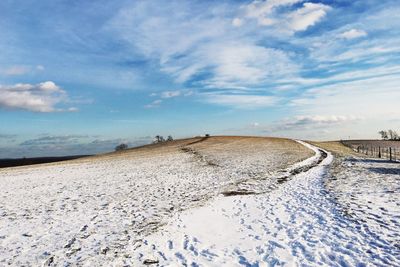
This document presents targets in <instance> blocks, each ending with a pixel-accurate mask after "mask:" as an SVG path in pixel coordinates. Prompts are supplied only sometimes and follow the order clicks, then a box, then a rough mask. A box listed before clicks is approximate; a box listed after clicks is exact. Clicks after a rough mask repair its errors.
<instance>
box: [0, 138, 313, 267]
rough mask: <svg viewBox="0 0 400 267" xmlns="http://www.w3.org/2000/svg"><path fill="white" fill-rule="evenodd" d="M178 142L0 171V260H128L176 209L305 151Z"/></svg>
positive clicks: (287, 144)
mask: <svg viewBox="0 0 400 267" xmlns="http://www.w3.org/2000/svg"><path fill="white" fill-rule="evenodd" d="M198 141H199V140H198ZM182 142H183V141H182ZM182 142H180V143H179V142H172V143H171V145H168V144H167V145H163V146H155V147H154V148H151V149H150V148H149V149H143V150H135V151H132V152H129V151H128V152H126V153H125V152H124V153H121V154H117V155H110V156H104V157H100V158H89V159H87V160H77V161H72V162H65V163H56V164H49V165H37V166H30V167H22V168H9V169H2V170H0V266H3V265H13V266H38V265H41V264H44V265H56V266H68V265H86V266H104V265H111V264H114V263H115V262H120V261H127V262H129V261H131V258H132V257H133V255H134V249H135V247H136V246H139V245H140V244H142V239H143V237H145V236H146V235H148V234H150V233H152V232H154V231H156V229H158V228H159V227H160V226H161V225H163V224H165V223H167V222H168V219H169V218H170V217H171V216H173V215H174V214H175V213H178V212H179V211H182V210H186V209H188V208H191V207H197V206H201V205H203V204H204V203H205V202H206V201H207V200H209V199H211V198H213V197H215V196H217V195H218V194H219V193H220V191H221V190H223V189H224V188H226V187H228V186H230V185H232V184H236V183H237V182H238V181H241V180H247V179H250V178H251V177H254V176H255V175H261V174H263V173H273V172H277V171H278V170H280V169H284V168H286V167H287V165H290V164H294V163H295V162H297V161H299V160H301V159H304V158H306V157H308V155H309V154H308V153H309V152H308V150H307V149H305V148H304V147H302V146H299V145H298V144H297V143H295V142H293V141H290V140H284V139H268V138H231V137H229V138H222V137H221V138H214V137H212V138H210V139H208V140H203V141H202V142H197V141H196V142H197V143H196V144H192V145H188V144H182ZM186 142H189V141H186ZM175 144H178V145H175ZM200 144H202V146H200ZM255 144H256V145H255ZM214 162H215V163H214ZM132 260H133V259H132Z"/></svg>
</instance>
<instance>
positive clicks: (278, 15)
mask: <svg viewBox="0 0 400 267" xmlns="http://www.w3.org/2000/svg"><path fill="white" fill-rule="evenodd" d="M300 2H303V0H270V1H259V0H256V1H253V2H252V3H250V4H248V5H247V6H245V14H244V17H243V18H247V19H256V20H257V23H258V24H259V25H261V26H273V27H275V28H276V30H277V31H278V32H281V33H284V32H286V33H289V34H291V33H293V32H297V31H304V30H306V29H308V28H309V27H310V26H313V25H315V24H316V23H317V22H319V21H320V20H321V19H322V18H323V17H325V16H326V14H327V11H328V10H330V9H331V8H330V7H329V6H327V5H324V4H319V3H318V4H316V3H308V2H307V3H304V4H303V6H302V7H300V8H297V9H295V10H294V11H278V10H279V8H280V7H285V6H286V7H290V6H293V5H294V4H297V3H300ZM236 19H240V18H236ZM242 24H243V19H241V25H242Z"/></svg>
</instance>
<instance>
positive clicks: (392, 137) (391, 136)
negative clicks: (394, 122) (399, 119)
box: [388, 130, 399, 140]
mask: <svg viewBox="0 0 400 267" xmlns="http://www.w3.org/2000/svg"><path fill="white" fill-rule="evenodd" d="M388 135H389V139H390V140H398V139H399V135H398V134H397V132H396V131H394V130H388Z"/></svg>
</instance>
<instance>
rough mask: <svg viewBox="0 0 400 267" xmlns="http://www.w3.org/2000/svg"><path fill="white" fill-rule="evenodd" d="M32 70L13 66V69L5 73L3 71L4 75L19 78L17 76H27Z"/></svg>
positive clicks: (10, 68)
mask: <svg viewBox="0 0 400 267" xmlns="http://www.w3.org/2000/svg"><path fill="white" fill-rule="evenodd" d="M30 70H31V69H30V67H28V66H11V67H9V68H7V69H5V70H4V71H2V73H3V74H4V75H7V76H17V75H23V74H26V73H28V72H30Z"/></svg>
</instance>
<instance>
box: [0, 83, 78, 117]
mask: <svg viewBox="0 0 400 267" xmlns="http://www.w3.org/2000/svg"><path fill="white" fill-rule="evenodd" d="M65 101H67V94H66V92H65V91H64V90H62V89H61V88H60V87H59V86H57V85H56V84H55V83H54V82H51V81H47V82H43V83H39V84H22V83H19V84H15V85H12V86H0V107H2V108H7V109H23V110H28V111H34V112H56V111H65V110H63V109H60V108H57V107H56V105H57V104H60V103H62V102H65ZM74 111H75V110H74Z"/></svg>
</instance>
